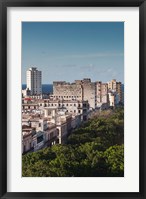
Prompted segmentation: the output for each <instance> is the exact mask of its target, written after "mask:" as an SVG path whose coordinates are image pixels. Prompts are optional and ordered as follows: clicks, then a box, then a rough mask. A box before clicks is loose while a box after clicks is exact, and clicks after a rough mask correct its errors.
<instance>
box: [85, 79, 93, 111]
mask: <svg viewBox="0 0 146 199" xmlns="http://www.w3.org/2000/svg"><path fill="white" fill-rule="evenodd" d="M95 86H96V85H95V82H91V79H88V78H85V79H83V80H82V88H83V100H85V101H86V100H87V101H88V103H89V105H90V109H95V107H96V104H95V101H96V92H95V90H96V89H95Z"/></svg>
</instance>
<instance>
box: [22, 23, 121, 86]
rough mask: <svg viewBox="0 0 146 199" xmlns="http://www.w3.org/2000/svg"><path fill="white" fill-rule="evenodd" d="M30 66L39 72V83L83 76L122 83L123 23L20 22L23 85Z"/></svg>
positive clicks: (70, 79)
mask: <svg viewBox="0 0 146 199" xmlns="http://www.w3.org/2000/svg"><path fill="white" fill-rule="evenodd" d="M29 67H37V68H38V70H40V71H42V84H50V83H52V82H53V81H67V82H74V80H75V79H83V78H91V79H92V81H103V82H108V81H110V80H111V79H117V80H118V81H121V82H122V83H124V23H123V22H104V23H103V22H23V24H22V84H26V77H25V76H26V71H27V69H28V68H29Z"/></svg>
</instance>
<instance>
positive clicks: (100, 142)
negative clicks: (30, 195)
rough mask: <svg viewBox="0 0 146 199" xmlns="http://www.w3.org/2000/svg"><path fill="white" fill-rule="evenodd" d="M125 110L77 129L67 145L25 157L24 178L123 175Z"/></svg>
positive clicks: (99, 118) (53, 147)
mask: <svg viewBox="0 0 146 199" xmlns="http://www.w3.org/2000/svg"><path fill="white" fill-rule="evenodd" d="M123 141H124V110H123V109H122V108H120V109H116V110H113V111H110V112H108V113H107V112H106V111H104V112H102V114H101V115H98V116H95V117H93V118H92V119H90V120H89V121H87V122H86V123H84V124H82V126H81V127H80V128H78V129H76V130H75V131H74V132H72V134H71V135H70V136H69V137H68V142H67V144H66V145H54V146H52V147H51V148H45V149H42V150H40V151H37V152H33V153H28V154H26V155H23V158H22V171H23V176H34V177H35V176H38V177H69V176H72V177H73V176H75V177H102V176H104V177H110V176H114V177H116V176H124V145H123Z"/></svg>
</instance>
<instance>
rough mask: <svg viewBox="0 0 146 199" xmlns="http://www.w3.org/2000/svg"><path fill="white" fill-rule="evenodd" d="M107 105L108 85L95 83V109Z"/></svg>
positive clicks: (99, 82)
mask: <svg viewBox="0 0 146 199" xmlns="http://www.w3.org/2000/svg"><path fill="white" fill-rule="evenodd" d="M106 103H108V84H107V83H102V82H101V81H98V82H96V107H100V106H101V105H102V104H106Z"/></svg>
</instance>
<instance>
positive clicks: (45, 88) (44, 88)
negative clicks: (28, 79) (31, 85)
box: [22, 84, 53, 94]
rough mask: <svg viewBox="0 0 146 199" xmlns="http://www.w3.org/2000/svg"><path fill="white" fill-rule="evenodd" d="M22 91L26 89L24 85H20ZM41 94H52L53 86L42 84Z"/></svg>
mask: <svg viewBox="0 0 146 199" xmlns="http://www.w3.org/2000/svg"><path fill="white" fill-rule="evenodd" d="M22 89H23V90H24V89H26V84H22ZM42 92H43V93H44V94H47V93H53V84H42Z"/></svg>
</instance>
